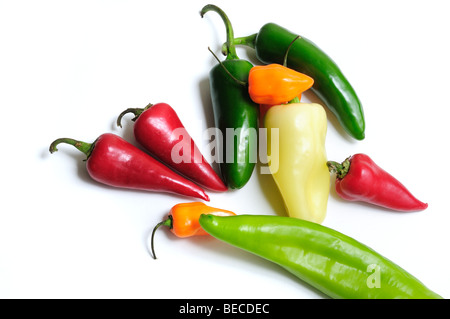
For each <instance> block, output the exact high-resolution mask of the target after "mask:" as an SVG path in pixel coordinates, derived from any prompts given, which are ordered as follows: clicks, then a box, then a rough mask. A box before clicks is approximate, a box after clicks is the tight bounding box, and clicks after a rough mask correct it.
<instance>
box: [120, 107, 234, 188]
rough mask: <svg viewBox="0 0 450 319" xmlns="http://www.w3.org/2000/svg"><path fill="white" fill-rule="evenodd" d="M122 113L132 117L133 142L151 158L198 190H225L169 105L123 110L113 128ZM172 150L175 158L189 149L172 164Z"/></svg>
mask: <svg viewBox="0 0 450 319" xmlns="http://www.w3.org/2000/svg"><path fill="white" fill-rule="evenodd" d="M126 113H133V114H134V115H135V117H134V118H133V121H135V124H134V129H133V130H134V136H135V138H136V141H137V142H138V143H139V144H141V145H142V146H143V147H144V148H145V149H146V150H147V151H149V152H150V153H151V154H152V155H153V156H155V157H156V158H158V159H159V160H160V161H162V162H164V163H165V164H166V165H168V166H169V167H171V168H173V169H174V170H176V171H178V172H179V173H181V174H183V175H184V176H186V177H187V178H189V179H190V180H192V181H194V182H195V183H197V184H199V185H200V186H202V187H205V188H208V189H210V190H214V191H218V192H224V191H226V190H227V189H228V188H227V186H225V184H224V183H223V181H222V180H221V179H220V177H219V176H218V175H217V173H216V172H215V171H214V170H213V168H212V167H211V165H210V164H209V163H208V162H207V161H206V160H205V158H204V157H203V155H202V154H201V153H200V151H199V149H198V147H197V145H196V144H195V142H194V140H193V139H192V138H191V136H190V135H189V133H188V132H187V130H186V128H185V127H184V126H183V124H182V123H181V121H180V119H179V117H178V115H177V113H176V112H175V110H174V109H173V108H172V107H171V106H170V105H169V104H166V103H158V104H154V105H152V104H149V105H148V106H147V107H146V108H144V109H139V108H130V109H127V110H125V111H124V112H122V114H120V115H119V117H118V119H117V125H119V126H121V123H120V122H121V119H122V117H123V116H124V115H125V114H126ZM175 148H176V149H175ZM173 150H176V153H177V154H176V155H179V151H180V150H183V151H186V150H189V153H190V154H183V156H182V158H181V157H178V156H177V157H178V159H177V161H174V159H173V154H172V152H173Z"/></svg>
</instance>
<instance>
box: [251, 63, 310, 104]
mask: <svg viewBox="0 0 450 319" xmlns="http://www.w3.org/2000/svg"><path fill="white" fill-rule="evenodd" d="M313 84H314V80H313V79H312V78H311V77H309V76H307V75H305V74H303V73H300V72H297V71H294V70H292V69H290V68H288V67H285V66H283V65H281V64H269V65H259V66H254V67H253V68H252V69H251V70H250V73H249V75H248V93H249V95H250V98H251V99H252V101H253V102H255V103H258V104H268V105H279V104H285V103H288V102H289V101H291V100H292V99H294V98H295V97H298V99H299V100H300V99H301V94H302V93H303V92H304V91H306V90H308V89H309V88H311V87H312V85H313Z"/></svg>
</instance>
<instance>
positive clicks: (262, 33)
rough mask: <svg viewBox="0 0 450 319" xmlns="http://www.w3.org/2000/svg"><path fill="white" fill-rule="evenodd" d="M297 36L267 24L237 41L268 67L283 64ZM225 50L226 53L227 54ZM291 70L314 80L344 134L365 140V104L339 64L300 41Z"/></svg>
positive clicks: (294, 48)
mask: <svg viewBox="0 0 450 319" xmlns="http://www.w3.org/2000/svg"><path fill="white" fill-rule="evenodd" d="M295 37H296V35H295V34H294V33H292V32H290V31H288V30H287V29H285V28H283V27H281V26H279V25H277V24H274V23H267V24H265V25H264V26H263V27H262V28H261V29H260V30H259V32H258V33H256V34H252V35H250V36H247V37H242V38H236V39H234V43H235V44H236V45H246V46H249V47H252V48H254V49H255V50H256V56H257V58H258V59H259V60H260V61H261V62H263V63H266V64H271V63H279V64H281V62H282V61H283V56H284V54H285V52H286V48H287V47H288V45H289V44H290V43H291V42H292V40H293V39H294V38H295ZM226 49H227V48H226V47H225V46H224V49H223V51H224V52H226ZM291 51H292V52H291V54H290V55H289V57H288V60H287V66H288V67H289V68H292V69H294V70H296V71H299V72H301V73H304V74H306V75H308V76H310V77H312V78H313V79H314V85H313V86H312V88H311V89H312V91H313V92H314V93H315V94H316V95H317V96H318V97H319V98H320V99H321V100H322V101H323V102H324V103H325V105H326V106H327V107H328V108H329V110H330V111H331V112H332V113H333V114H334V115H335V116H336V118H337V119H338V121H339V123H340V124H341V125H342V127H343V128H344V130H345V131H346V132H347V133H348V134H349V135H350V136H352V137H353V138H355V139H357V140H362V139H364V137H365V132H364V131H365V120H364V112H363V108H362V105H361V102H360V100H359V98H358V96H357V95H356V93H355V90H354V89H353V87H352V86H351V85H350V83H349V81H348V80H347V78H346V77H345V76H344V74H343V73H342V71H341V70H340V69H339V67H338V66H337V65H336V63H335V62H334V61H333V60H332V59H331V58H330V57H329V56H328V55H327V54H326V53H325V52H323V51H322V50H321V49H320V48H319V47H317V46H316V45H315V44H314V43H313V42H311V41H310V40H308V39H306V38H304V37H300V38H299V39H298V40H297V41H295V43H294V44H293V46H292V50H291Z"/></svg>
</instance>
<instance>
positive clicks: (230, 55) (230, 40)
mask: <svg viewBox="0 0 450 319" xmlns="http://www.w3.org/2000/svg"><path fill="white" fill-rule="evenodd" d="M208 11H214V12H216V13H218V14H219V16H220V17H221V18H222V20H223V22H224V23H225V28H226V33H227V42H226V47H227V50H226V52H227V54H226V56H227V60H238V59H239V57H238V56H237V53H236V47H235V45H234V31H233V27H232V25H231V22H230V20H229V19H228V16H227V15H226V13H225V12H224V11H223V10H222V9H220V8H219V7H218V6H216V5H213V4H207V5H206V6H204V7H203V9H202V10H201V11H200V16H201V17H202V18H203V16H204V15H205V13H206V12H208Z"/></svg>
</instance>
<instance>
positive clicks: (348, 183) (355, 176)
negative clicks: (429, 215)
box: [327, 154, 428, 212]
mask: <svg viewBox="0 0 450 319" xmlns="http://www.w3.org/2000/svg"><path fill="white" fill-rule="evenodd" d="M327 165H328V169H329V170H330V172H335V173H336V184H335V186H336V192H337V193H338V195H339V196H340V197H342V198H343V199H346V200H349V201H362V202H366V203H370V204H374V205H378V206H382V207H385V208H389V209H393V210H398V211H404V212H409V211H418V210H424V209H426V208H427V207H428V204H426V203H423V202H421V201H419V200H418V199H417V198H415V197H414V196H413V195H412V194H411V193H410V192H409V191H408V190H407V189H406V187H405V186H403V184H402V183H400V182H399V181H398V180H397V179H395V178H394V177H393V176H392V175H390V174H389V173H387V172H386V171H385V170H383V169H382V168H380V167H379V166H378V165H377V164H375V162H374V161H373V160H372V159H371V158H370V157H369V156H367V155H365V154H355V155H353V156H351V157H349V158H347V159H346V160H345V161H344V162H342V164H339V163H336V162H333V161H329V162H328V163H327Z"/></svg>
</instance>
